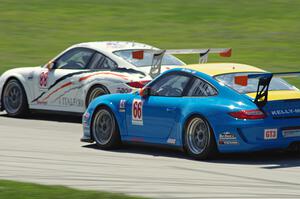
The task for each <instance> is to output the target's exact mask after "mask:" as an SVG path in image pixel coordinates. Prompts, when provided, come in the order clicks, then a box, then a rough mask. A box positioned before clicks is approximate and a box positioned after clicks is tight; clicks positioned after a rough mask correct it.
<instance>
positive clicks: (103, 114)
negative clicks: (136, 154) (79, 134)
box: [91, 107, 120, 149]
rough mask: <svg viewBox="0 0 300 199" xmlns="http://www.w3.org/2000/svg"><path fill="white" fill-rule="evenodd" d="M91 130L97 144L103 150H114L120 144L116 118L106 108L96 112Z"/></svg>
mask: <svg viewBox="0 0 300 199" xmlns="http://www.w3.org/2000/svg"><path fill="white" fill-rule="evenodd" d="M91 130H92V135H93V138H94V140H95V142H96V144H97V145H98V146H99V147H100V148H101V149H110V148H114V147H116V146H118V145H119V143H120V134H119V130H118V125H117V123H116V120H115V117H114V115H113V113H112V112H111V111H110V110H109V109H108V108H106V107H100V108H98V109H97V110H96V111H95V114H94V117H93V122H92V128H91Z"/></svg>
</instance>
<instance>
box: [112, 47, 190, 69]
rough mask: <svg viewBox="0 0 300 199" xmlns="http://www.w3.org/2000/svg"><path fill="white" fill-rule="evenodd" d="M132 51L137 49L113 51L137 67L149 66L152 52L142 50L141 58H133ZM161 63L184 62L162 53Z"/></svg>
mask: <svg viewBox="0 0 300 199" xmlns="http://www.w3.org/2000/svg"><path fill="white" fill-rule="evenodd" d="M133 51H137V49H134V50H120V51H115V52H114V54H115V55H117V56H119V57H121V58H123V59H124V60H126V61H127V62H129V63H131V64H133V65H135V66H137V67H143V66H151V64H152V60H153V53H151V52H144V57H143V59H134V58H132V52H133ZM162 65H172V66H183V65H184V64H183V63H182V62H181V61H179V60H178V59H177V58H176V57H174V56H172V55H164V57H163V59H162Z"/></svg>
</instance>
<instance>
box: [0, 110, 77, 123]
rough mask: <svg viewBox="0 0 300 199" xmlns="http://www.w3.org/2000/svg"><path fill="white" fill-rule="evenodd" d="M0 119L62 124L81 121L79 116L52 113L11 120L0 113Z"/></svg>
mask: <svg viewBox="0 0 300 199" xmlns="http://www.w3.org/2000/svg"><path fill="white" fill-rule="evenodd" d="M0 117H6V118H11V119H23V120H40V121H52V122H64V123H81V120H82V119H81V118H82V117H81V116H76V115H64V114H54V113H30V114H29V115H27V116H26V117H22V118H13V117H10V116H8V115H7V114H6V113H5V112H1V113H0Z"/></svg>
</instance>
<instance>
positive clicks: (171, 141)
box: [167, 138, 176, 144]
mask: <svg viewBox="0 0 300 199" xmlns="http://www.w3.org/2000/svg"><path fill="white" fill-rule="evenodd" d="M167 143H169V144H175V143H176V139H174V138H169V139H168V140H167Z"/></svg>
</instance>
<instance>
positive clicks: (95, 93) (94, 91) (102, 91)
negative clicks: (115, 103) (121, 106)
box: [85, 85, 109, 107]
mask: <svg viewBox="0 0 300 199" xmlns="http://www.w3.org/2000/svg"><path fill="white" fill-rule="evenodd" d="M106 94H109V91H108V90H107V89H106V88H105V87H104V86H101V85H96V86H93V87H92V88H91V89H90V90H89V91H88V93H87V95H86V100H85V104H86V107H88V106H89V104H90V103H91V101H93V99H95V98H96V97H99V96H101V95H106Z"/></svg>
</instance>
